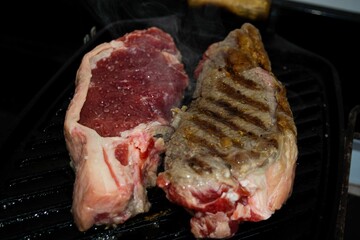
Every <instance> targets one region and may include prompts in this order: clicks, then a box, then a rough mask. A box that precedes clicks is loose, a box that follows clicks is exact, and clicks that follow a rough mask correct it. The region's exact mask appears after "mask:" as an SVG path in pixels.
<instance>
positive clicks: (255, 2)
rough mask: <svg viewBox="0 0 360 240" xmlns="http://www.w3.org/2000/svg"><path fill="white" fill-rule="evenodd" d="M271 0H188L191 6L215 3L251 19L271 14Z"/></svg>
mask: <svg viewBox="0 0 360 240" xmlns="http://www.w3.org/2000/svg"><path fill="white" fill-rule="evenodd" d="M270 2H271V1H270V0H188V3H189V5H190V6H193V7H198V6H203V5H207V4H210V5H215V6H219V7H223V8H225V9H227V10H229V11H230V12H233V13H235V14H237V15H239V16H241V17H245V18H248V19H251V20H257V19H266V18H267V17H268V16H269V10H270Z"/></svg>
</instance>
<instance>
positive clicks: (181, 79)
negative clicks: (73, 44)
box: [64, 27, 189, 231]
mask: <svg viewBox="0 0 360 240" xmlns="http://www.w3.org/2000/svg"><path fill="white" fill-rule="evenodd" d="M188 81H189V80H188V76H187V75H186V72H185V71H184V66H183V64H182V63H181V54H180V52H179V51H178V49H177V48H176V45H175V42H174V41H173V39H172V37H171V36H170V35H169V34H167V33H165V32H163V31H162V30H160V29H159V28H156V27H152V28H148V29H146V30H136V31H134V32H131V33H128V34H126V35H124V36H123V37H120V38H118V39H116V40H113V41H111V42H109V43H103V44H100V45H99V46H97V47H96V48H94V49H93V50H92V51H90V52H88V53H87V54H86V55H85V56H84V57H83V60H82V62H81V65H80V67H79V69H78V72H77V76H76V89H75V94H74V96H73V99H72V100H71V103H70V104H69V107H68V110H67V113H66V117H65V123H64V134H65V140H66V146H67V148H68V151H69V154H70V157H71V164H72V166H73V168H74V170H75V173H76V179H75V184H74V192H73V205H72V213H73V216H74V220H75V223H76V225H77V226H78V228H79V230H81V231H85V230H87V229H89V228H90V227H91V226H93V225H94V224H97V225H99V224H107V225H114V224H120V223H123V222H124V221H126V220H127V219H128V218H130V217H132V216H135V215H136V214H139V213H142V212H146V211H148V210H149V207H150V203H149V202H148V200H147V192H146V188H147V187H151V186H154V185H155V182H156V171H157V167H158V165H159V160H160V156H159V154H161V153H162V152H164V138H166V136H168V135H169V134H171V132H172V131H173V130H172V128H171V127H170V125H169V122H170V120H171V117H172V113H171V109H172V108H173V107H176V106H179V104H180V102H181V100H182V98H183V94H184V90H185V89H186V87H187V86H188Z"/></svg>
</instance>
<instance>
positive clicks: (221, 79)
mask: <svg viewBox="0 0 360 240" xmlns="http://www.w3.org/2000/svg"><path fill="white" fill-rule="evenodd" d="M195 76H196V78H197V85H196V89H195V92H194V99H193V101H192V102H191V104H190V105H189V108H188V110H187V111H181V110H178V111H177V112H178V113H177V115H176V116H175V117H174V121H173V123H172V124H173V125H174V126H175V127H177V129H176V130H175V132H174V134H173V135H172V136H171V139H170V140H169V142H167V143H166V156H165V162H164V169H165V170H164V172H162V173H160V174H159V175H158V178H157V185H158V186H159V187H161V188H162V189H163V190H164V191H165V192H166V196H167V198H168V199H169V200H170V201H172V202H174V203H176V204H179V205H181V206H183V207H185V208H186V209H187V210H189V212H192V213H193V217H192V219H191V231H192V233H193V234H194V236H195V237H196V238H205V237H206V238H227V237H231V236H233V235H234V233H235V232H236V231H237V229H238V225H239V223H241V222H243V221H260V220H264V219H267V218H269V217H270V216H271V215H272V214H273V213H274V211H275V210H277V209H280V208H281V206H282V205H283V204H284V203H285V201H286V200H287V198H288V197H289V196H290V194H291V191H292V186H293V181H294V176H295V166H296V161H297V154H298V149H297V140H296V136H297V130H296V126H295V123H294V120H293V116H292V112H291V109H290V106H289V104H288V101H287V97H286V91H285V88H284V86H283V85H282V84H281V82H279V81H278V80H277V79H276V77H275V76H274V75H273V74H272V72H271V64H270V60H269V58H268V55H267V53H266V51H265V49H264V46H263V43H262V39H261V35H260V33H259V31H258V29H257V28H255V27H254V26H253V25H251V24H249V23H245V24H244V25H243V26H242V27H241V28H240V29H235V30H234V31H232V32H230V33H229V35H228V36H227V37H226V38H225V39H224V40H223V41H221V42H218V43H214V44H212V45H211V46H210V47H209V48H208V50H207V51H206V52H205V53H204V56H203V59H202V60H201V62H200V63H199V65H198V67H197V69H196V70H195Z"/></svg>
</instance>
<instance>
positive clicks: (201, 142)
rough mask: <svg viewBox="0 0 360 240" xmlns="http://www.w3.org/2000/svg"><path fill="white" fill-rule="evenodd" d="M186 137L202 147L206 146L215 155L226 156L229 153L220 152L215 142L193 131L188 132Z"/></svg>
mask: <svg viewBox="0 0 360 240" xmlns="http://www.w3.org/2000/svg"><path fill="white" fill-rule="evenodd" d="M186 138H187V139H188V140H189V141H190V142H191V143H194V144H196V145H198V146H200V147H205V148H206V149H207V150H208V151H209V152H210V153H211V154H212V155H213V156H218V157H225V156H226V155H227V154H225V153H222V152H220V151H219V150H218V149H217V148H216V146H215V144H212V143H210V142H209V141H208V139H206V138H202V137H200V136H197V135H195V134H194V133H193V132H192V131H188V132H187V133H186Z"/></svg>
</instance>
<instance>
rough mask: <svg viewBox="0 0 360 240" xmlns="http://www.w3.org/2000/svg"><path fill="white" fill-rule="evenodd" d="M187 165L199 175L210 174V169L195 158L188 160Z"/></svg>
mask: <svg viewBox="0 0 360 240" xmlns="http://www.w3.org/2000/svg"><path fill="white" fill-rule="evenodd" d="M188 165H189V167H190V168H191V169H192V170H194V171H195V172H196V173H197V174H199V175H201V174H203V173H204V172H205V173H209V174H211V173H212V167H211V166H210V165H209V164H207V163H206V162H204V161H202V160H201V159H199V158H197V157H192V158H190V159H189V160H188Z"/></svg>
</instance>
